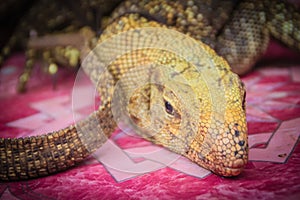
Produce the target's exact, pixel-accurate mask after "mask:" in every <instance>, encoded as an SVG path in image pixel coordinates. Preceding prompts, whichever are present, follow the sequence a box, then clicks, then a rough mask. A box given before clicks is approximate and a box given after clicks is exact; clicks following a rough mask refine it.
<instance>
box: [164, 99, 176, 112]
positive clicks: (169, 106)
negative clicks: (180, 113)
mask: <svg viewBox="0 0 300 200" xmlns="http://www.w3.org/2000/svg"><path fill="white" fill-rule="evenodd" d="M165 109H166V112H167V113H168V114H170V115H173V114H174V109H173V106H172V105H171V104H170V103H169V102H168V101H165Z"/></svg>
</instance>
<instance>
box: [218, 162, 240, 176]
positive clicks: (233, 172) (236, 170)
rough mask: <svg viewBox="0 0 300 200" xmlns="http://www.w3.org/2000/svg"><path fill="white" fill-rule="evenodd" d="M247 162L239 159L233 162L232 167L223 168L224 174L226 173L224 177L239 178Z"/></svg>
mask: <svg viewBox="0 0 300 200" xmlns="http://www.w3.org/2000/svg"><path fill="white" fill-rule="evenodd" d="M245 164H246V162H245V161H244V160H243V159H237V160H235V161H234V162H233V164H232V165H230V166H223V170H222V171H223V172H224V171H225V174H224V175H223V176H226V177H230V176H237V175H239V174H240V173H241V172H242V171H243V169H244V167H245Z"/></svg>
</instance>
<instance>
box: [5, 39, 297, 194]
mask: <svg viewBox="0 0 300 200" xmlns="http://www.w3.org/2000/svg"><path fill="white" fill-rule="evenodd" d="M272 45H275V47H276V48H277V49H276V48H275V47H274V46H271V47H270V48H269V51H268V53H267V54H266V55H265V57H264V58H265V59H268V60H270V58H272V57H273V58H274V57H278V56H280V55H281V56H282V58H283V59H284V58H287V59H286V60H289V59H290V58H291V57H293V58H296V56H295V55H298V56H299V54H295V53H291V52H287V51H286V50H285V49H282V47H280V46H279V45H278V44H275V43H273V44H272ZM280 51H283V52H284V53H283V54H278V53H277V52H280ZM298 61H299V60H298ZM22 63H24V56H23V55H22V54H16V55H14V56H12V57H11V58H10V59H9V60H7V61H6V62H5V66H4V68H2V69H1V74H0V102H1V103H0V110H1V115H0V129H1V132H0V135H1V137H21V136H27V135H37V134H41V133H45V132H49V131H52V130H57V129H59V128H62V127H64V126H66V125H68V124H71V123H73V121H74V120H75V119H76V120H78V119H80V118H84V116H86V115H88V113H90V112H91V111H92V110H93V109H94V108H95V107H96V106H97V105H95V104H97V101H95V98H94V97H93V94H94V90H93V87H92V86H91V83H90V82H89V81H88V80H87V78H86V77H84V76H80V77H78V76H77V78H76V82H74V80H75V77H76V75H75V74H74V73H72V72H71V71H70V70H67V69H63V70H60V71H59V74H58V76H57V78H56V81H57V86H56V89H53V81H52V78H51V77H49V76H47V75H45V74H43V73H42V72H41V70H39V69H40V68H37V69H36V70H35V72H34V73H33V79H32V80H31V82H30V84H29V91H28V92H27V93H25V94H16V93H15V86H16V80H17V77H18V74H19V73H20V72H21V70H22ZM298 63H299V62H298ZM266 65H267V64H264V66H261V67H260V68H257V69H255V70H254V71H253V72H251V73H250V74H248V75H247V76H244V77H243V78H242V79H243V81H244V83H245V84H246V88H247V121H248V128H249V146H250V152H249V157H250V158H249V159H250V162H249V164H248V165H247V167H246V169H245V171H244V172H243V173H242V174H241V175H240V176H238V177H236V178H221V177H218V176H216V175H214V174H211V173H210V172H209V171H207V170H205V169H202V168H201V167H199V166H197V165H195V164H193V163H191V162H190V161H188V160H187V159H185V158H183V157H180V156H178V155H176V154H174V153H171V152H169V151H167V150H165V149H163V148H160V147H157V146H155V145H152V144H151V143H149V142H147V141H145V140H143V139H141V138H139V137H137V136H135V135H131V134H130V130H128V131H126V130H123V131H120V130H119V131H116V132H115V133H114V135H113V137H112V138H111V140H109V141H108V142H107V143H105V145H104V146H103V148H101V149H99V151H98V152H96V153H95V154H94V155H93V156H94V157H90V158H89V159H88V160H87V161H86V162H84V163H82V164H81V165H80V166H78V167H75V168H73V169H70V170H68V171H65V172H62V173H59V174H56V175H52V176H48V177H44V178H40V179H36V180H30V181H21V182H13V183H0V199H1V200H2V199H3V200H4V199H150V198H151V199H182V198H191V199H208V198H210V199H211V198H217V199H299V198H300V145H299V144H297V142H298V141H299V135H300V128H299V127H300V126H299V124H300V65H299V64H295V65H289V64H285V65H286V66H285V67H281V66H278V65H277V64H276V63H275V64H274V63H273V64H272V65H271V66H266ZM74 84H75V86H76V87H75V88H76V90H75V91H73V89H74ZM72 95H75V96H76V95H77V96H76V97H74V98H72ZM74 99H77V101H74ZM95 102H96V103H95Z"/></svg>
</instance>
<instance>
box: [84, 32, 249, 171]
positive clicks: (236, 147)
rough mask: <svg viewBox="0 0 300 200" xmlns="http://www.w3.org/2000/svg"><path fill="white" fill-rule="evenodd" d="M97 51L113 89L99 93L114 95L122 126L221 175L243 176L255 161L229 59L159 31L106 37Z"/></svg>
mask: <svg viewBox="0 0 300 200" xmlns="http://www.w3.org/2000/svg"><path fill="white" fill-rule="evenodd" d="M98 51H99V53H98V54H97V55H98V56H100V57H101V59H99V60H101V63H103V64H102V65H103V66H108V68H107V69H108V70H106V71H105V72H107V73H106V74H107V75H105V76H103V77H104V79H103V80H102V79H100V81H99V83H100V84H101V85H103V83H105V80H106V77H109V76H110V74H111V78H110V79H111V83H110V84H106V85H108V86H110V87H98V88H100V89H99V93H100V96H104V97H105V96H107V94H108V93H111V92H113V93H114V94H113V97H112V108H113V110H114V111H113V113H114V117H115V120H116V121H117V123H119V122H124V121H125V123H127V122H129V123H128V124H131V125H133V126H132V127H133V128H134V129H135V130H136V132H137V133H138V134H140V135H141V136H143V137H144V138H146V139H148V140H150V141H152V142H153V143H155V144H158V145H162V146H164V147H166V148H168V149H170V150H171V151H174V152H176V153H178V154H181V155H183V156H185V157H187V158H189V159H190V160H192V161H193V162H195V163H197V164H198V165H200V166H202V167H204V168H206V169H209V170H211V171H212V172H214V173H216V174H218V175H221V176H236V175H238V174H240V173H241V171H242V169H243V168H244V166H245V164H246V163H247V159H248V142H247V125H246V117H245V108H244V100H245V90H244V87H243V84H242V82H241V81H240V79H239V77H238V76H237V75H236V74H234V73H233V72H231V70H230V67H229V65H228V64H227V62H226V61H225V60H224V59H223V58H221V57H219V56H217V55H216V53H215V52H214V51H213V50H212V49H211V48H209V47H208V46H206V45H205V44H203V43H201V42H199V41H196V40H194V39H192V38H190V37H188V36H186V35H184V34H181V33H179V32H177V31H174V30H169V29H166V28H153V27H151V28H141V29H134V30H132V31H128V32H124V33H122V34H119V35H117V36H115V37H112V38H111V39H107V40H105V41H104V42H103V43H102V44H101V46H100V47H99V50H98ZM112 61H113V62H112ZM98 66H101V65H100V64H99V65H98ZM87 71H88V72H89V70H87ZM90 71H91V70H90ZM94 71H95V70H94ZM98 71H99V70H98ZM91 72H93V71H91ZM94 74H99V73H98V72H97V70H96V72H95V73H94ZM102 74H104V73H102ZM91 75H93V73H91ZM91 77H93V76H91ZM94 77H98V76H94ZM112 85H115V86H114V87H111V86H112ZM112 88H114V89H112ZM103 91H104V92H103ZM123 116H124V118H123Z"/></svg>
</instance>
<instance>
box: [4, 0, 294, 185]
mask: <svg viewBox="0 0 300 200" xmlns="http://www.w3.org/2000/svg"><path fill="white" fill-rule="evenodd" d="M257 4H258V5H256V3H255V1H242V2H240V3H239V4H238V5H235V4H234V1H226V2H224V9H221V8H220V4H219V3H216V1H187V2H185V1H176V2H173V1H160V0H157V1H134V0H132V1H126V2H124V3H123V4H121V6H120V7H119V8H117V10H116V11H115V12H114V13H113V14H112V17H111V21H109V23H108V25H107V26H106V27H105V29H104V31H103V33H102V34H101V36H100V39H99V42H98V46H96V48H95V49H94V50H93V51H92V52H91V53H90V54H89V55H87V54H83V56H86V55H87V57H86V58H85V59H84V61H83V66H84V69H85V71H86V72H87V74H88V75H89V76H90V78H91V80H92V81H93V83H94V84H95V85H96V86H97V89H98V92H99V94H100V96H101V106H100V107H99V109H98V110H97V111H96V112H95V113H94V114H92V115H90V116H89V117H88V118H87V119H86V120H84V121H82V122H79V123H77V124H76V125H75V126H70V127H67V128H66V129H63V130H60V131H57V132H53V133H49V134H47V135H43V136H37V137H30V138H19V139H0V157H1V165H0V169H1V172H0V178H1V179H2V180H18V179H27V178H35V177H39V176H44V175H48V174H52V173H55V172H58V171H61V170H65V169H67V168H69V167H71V166H74V165H76V164H77V163H78V162H80V161H82V160H84V159H85V158H86V157H87V156H88V155H90V154H91V153H92V152H94V151H95V150H96V149H97V148H99V147H100V146H101V144H103V142H105V140H106V138H107V137H109V136H110V134H111V133H112V132H113V130H114V129H115V128H116V127H117V124H118V122H119V121H120V120H124V121H126V122H128V124H129V125H132V126H133V127H134V128H135V130H136V131H137V132H138V133H139V134H141V135H142V136H144V137H145V138H146V139H148V140H150V141H152V142H153V143H156V144H159V145H162V146H164V147H166V148H169V149H170V150H172V151H174V152H176V153H179V154H181V155H183V156H186V157H187V158H189V159H191V160H192V161H193V162H195V163H197V164H199V165H200V166H203V167H205V168H207V169H209V170H211V171H213V172H214V173H216V174H218V175H222V176H236V175H238V174H240V172H241V171H242V169H243V167H244V166H245V164H246V163H247V158H248V146H247V126H246V119H245V107H244V100H245V99H244V98H245V97H244V95H245V91H244V88H243V85H242V83H241V81H240V80H239V78H238V76H237V75H236V74H234V73H233V72H232V71H231V69H230V67H229V65H228V64H227V62H226V61H225V60H224V59H223V58H222V57H220V56H218V55H217V54H216V53H215V52H214V51H213V50H212V49H211V48H210V47H208V46H207V45H205V44H204V43H202V42H201V41H200V40H202V41H203V42H205V43H207V44H208V45H211V47H212V48H214V49H215V50H216V51H217V52H218V54H220V55H222V56H223V57H224V58H225V59H226V60H227V61H228V62H229V63H230V66H231V67H232V69H233V70H234V71H236V72H239V73H244V72H246V71H248V69H249V66H250V65H252V64H253V62H255V61H256V59H257V58H258V57H259V55H260V54H261V53H262V51H263V50H264V48H265V47H266V45H267V42H268V38H269V33H270V32H272V31H273V32H279V31H281V32H283V33H284V34H283V35H280V36H279V38H280V37H281V38H280V39H282V41H283V42H286V43H287V44H288V45H290V46H293V47H295V48H299V38H298V40H297V37H292V39H291V38H289V37H288V36H289V35H292V36H297V35H296V34H295V33H297V34H299V27H300V26H299V24H297V23H299V20H298V21H296V19H299V14H298V13H296V12H295V11H294V10H293V12H295V14H294V13H293V14H292V16H290V15H288V16H289V17H290V18H291V19H293V20H292V21H291V23H294V29H293V31H289V30H283V31H282V29H279V28H278V27H277V28H278V29H279V31H278V30H270V28H268V26H270V27H273V26H272V23H273V22H272V21H270V20H268V19H267V13H266V12H265V9H266V8H265V5H266V4H267V1H262V2H259V3H257ZM222 5H223V4H222ZM275 5H276V6H277V7H276V6H271V8H270V9H272V8H273V7H274V9H278V10H280V11H286V10H287V8H289V7H284V6H285V4H282V3H280V2H276V4H275ZM213 9H216V11H217V12H216V13H217V14H215V13H214V12H213ZM231 12H232V13H231ZM284 14H286V13H284ZM270 15H272V14H270ZM273 15H274V13H273ZM251 16H252V17H251ZM253 17H254V19H253ZM245 20H246V21H245ZM276 22H278V21H276ZM274 29H276V28H274ZM180 32H182V33H180ZM193 38H194V39H193ZM235 39H236V40H235ZM291 40H292V41H293V43H291V42H289V41H291ZM82 52H86V50H82ZM245 55H247V56H245ZM241 59H242V60H241ZM237 63H240V64H237ZM240 66H242V67H240ZM142 83H143V84H142ZM116 116H117V117H116Z"/></svg>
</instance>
